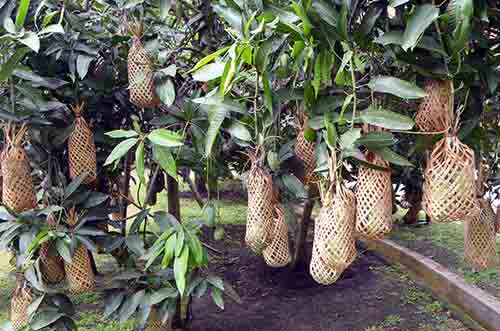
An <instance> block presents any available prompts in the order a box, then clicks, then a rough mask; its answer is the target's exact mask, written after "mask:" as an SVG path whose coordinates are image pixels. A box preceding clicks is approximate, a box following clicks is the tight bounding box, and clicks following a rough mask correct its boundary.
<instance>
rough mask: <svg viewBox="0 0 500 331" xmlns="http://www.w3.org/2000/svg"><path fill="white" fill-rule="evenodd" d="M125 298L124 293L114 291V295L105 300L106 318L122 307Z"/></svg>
mask: <svg viewBox="0 0 500 331" xmlns="http://www.w3.org/2000/svg"><path fill="white" fill-rule="evenodd" d="M124 298H125V294H124V293H113V294H112V295H109V296H107V297H106V299H105V300H104V318H108V317H109V316H111V314H113V313H114V312H115V311H116V310H117V309H118V308H120V306H121V304H122V302H123V299H124Z"/></svg>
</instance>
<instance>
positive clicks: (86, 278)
mask: <svg viewBox="0 0 500 331" xmlns="http://www.w3.org/2000/svg"><path fill="white" fill-rule="evenodd" d="M64 268H65V271H66V279H67V280H68V284H69V291H70V293H71V294H82V293H88V292H93V291H94V289H95V276H94V271H93V270H92V264H91V262H90V256H89V252H88V250H87V248H86V247H85V246H83V245H80V246H79V247H78V248H77V249H76V250H75V253H74V254H73V258H72V261H71V263H65V264H64Z"/></svg>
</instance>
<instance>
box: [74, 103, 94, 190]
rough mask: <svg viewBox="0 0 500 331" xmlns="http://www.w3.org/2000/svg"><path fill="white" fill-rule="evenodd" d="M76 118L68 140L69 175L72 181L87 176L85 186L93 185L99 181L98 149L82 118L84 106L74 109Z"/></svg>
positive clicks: (84, 181)
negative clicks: (83, 175)
mask: <svg viewBox="0 0 500 331" xmlns="http://www.w3.org/2000/svg"><path fill="white" fill-rule="evenodd" d="M72 110H73V112H74V114H75V116H76V120H75V128H74V129H73V133H72V134H71V135H70V136H69V139H68V155H69V174H70V177H71V179H75V178H76V177H78V176H80V175H82V174H86V175H87V176H86V177H85V179H84V180H83V183H85V184H92V183H94V182H95V181H96V179H97V162H96V148H95V144H94V134H93V133H92V130H90V128H89V126H88V124H87V122H86V121H85V119H84V118H83V117H82V116H81V113H82V110H83V104H82V105H76V106H74V107H72Z"/></svg>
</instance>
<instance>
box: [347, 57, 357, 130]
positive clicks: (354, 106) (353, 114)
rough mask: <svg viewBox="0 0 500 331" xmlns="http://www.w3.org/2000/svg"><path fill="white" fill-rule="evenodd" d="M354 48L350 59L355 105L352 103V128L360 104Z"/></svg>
mask: <svg viewBox="0 0 500 331" xmlns="http://www.w3.org/2000/svg"><path fill="white" fill-rule="evenodd" d="M354 55H355V53H354V50H353V53H352V56H351V59H350V60H349V62H350V67H351V80H352V96H353V98H352V102H353V105H352V118H351V129H352V128H353V127H354V118H355V117H356V110H357V105H358V98H357V96H356V88H357V86H356V74H355V72H354V61H353V58H354Z"/></svg>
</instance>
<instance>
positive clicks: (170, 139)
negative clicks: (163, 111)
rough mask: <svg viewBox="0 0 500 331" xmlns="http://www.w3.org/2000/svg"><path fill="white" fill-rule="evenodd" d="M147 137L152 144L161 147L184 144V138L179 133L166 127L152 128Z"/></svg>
mask: <svg viewBox="0 0 500 331" xmlns="http://www.w3.org/2000/svg"><path fill="white" fill-rule="evenodd" d="M148 139H149V140H150V141H151V142H152V143H153V144H155V145H158V146H163V147H179V146H182V145H184V139H183V137H182V136H181V135H180V134H178V133H177V132H174V131H170V130H167V129H156V130H153V131H152V132H151V133H150V134H149V135H148Z"/></svg>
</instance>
